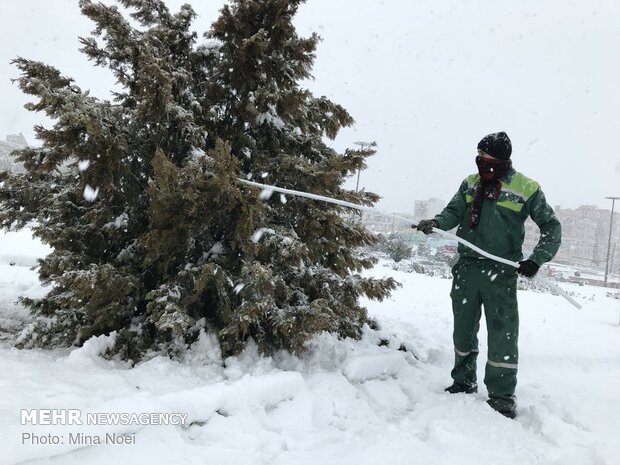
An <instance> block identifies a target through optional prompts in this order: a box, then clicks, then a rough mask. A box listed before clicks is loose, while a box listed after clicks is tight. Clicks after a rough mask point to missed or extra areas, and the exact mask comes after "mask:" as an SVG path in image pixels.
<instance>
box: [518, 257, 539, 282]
mask: <svg viewBox="0 0 620 465" xmlns="http://www.w3.org/2000/svg"><path fill="white" fill-rule="evenodd" d="M539 268H540V267H539V266H538V265H537V264H536V263H535V262H533V261H532V260H523V261H522V262H519V268H517V273H519V274H520V275H523V276H525V277H526V278H533V277H534V276H535V275H536V273H538V269H539Z"/></svg>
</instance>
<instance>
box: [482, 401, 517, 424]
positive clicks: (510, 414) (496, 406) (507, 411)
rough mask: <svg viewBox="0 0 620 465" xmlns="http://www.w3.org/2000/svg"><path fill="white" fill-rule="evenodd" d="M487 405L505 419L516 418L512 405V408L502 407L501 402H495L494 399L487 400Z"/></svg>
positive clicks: (515, 408) (514, 408) (515, 410)
mask: <svg viewBox="0 0 620 465" xmlns="http://www.w3.org/2000/svg"><path fill="white" fill-rule="evenodd" d="M487 404H489V405H490V406H491V408H492V409H493V410H495V411H496V412H499V413H501V414H502V415H504V416H505V417H506V418H510V419H511V420H513V419H515V418H516V417H517V407H516V406H515V405H514V404H513V405H512V406H508V405H504V404H503V403H502V402H497V401H496V400H495V399H489V400H487Z"/></svg>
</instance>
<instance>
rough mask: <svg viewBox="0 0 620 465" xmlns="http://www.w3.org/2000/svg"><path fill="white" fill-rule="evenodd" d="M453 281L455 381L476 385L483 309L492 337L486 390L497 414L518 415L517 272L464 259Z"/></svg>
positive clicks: (488, 356) (487, 262)
mask: <svg viewBox="0 0 620 465" xmlns="http://www.w3.org/2000/svg"><path fill="white" fill-rule="evenodd" d="M452 275H453V276H454V280H453V283H452V291H451V292H450V297H451V298H452V310H453V313H454V334H453V340H454V351H455V362H454V369H453V370H452V378H453V379H454V381H455V382H456V383H460V384H465V385H472V384H475V383H476V358H477V356H478V330H479V329H480V317H481V315H482V307H484V314H485V317H486V324H487V332H488V355H487V364H486V369H485V376H484V384H485V385H486V386H487V390H488V392H489V397H490V402H491V403H492V404H493V405H494V406H495V407H496V408H499V409H514V408H515V388H516V386H517V363H518V358H519V352H518V347H517V343H518V337H519V313H518V307H517V272H516V270H515V269H514V268H512V267H510V266H507V265H503V264H501V263H497V262H493V261H491V260H486V259H476V258H461V259H460V260H459V262H458V263H457V264H456V265H455V266H454V267H453V269H452Z"/></svg>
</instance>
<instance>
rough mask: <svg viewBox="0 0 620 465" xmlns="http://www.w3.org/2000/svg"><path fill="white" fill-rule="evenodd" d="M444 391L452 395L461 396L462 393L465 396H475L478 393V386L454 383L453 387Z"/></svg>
mask: <svg viewBox="0 0 620 465" xmlns="http://www.w3.org/2000/svg"><path fill="white" fill-rule="evenodd" d="M444 391H446V392H449V393H450V394H460V393H461V392H463V393H465V394H473V393H475V392H478V385H477V384H476V383H474V384H461V383H454V384H453V385H452V386H448V387H447V388H445V389H444Z"/></svg>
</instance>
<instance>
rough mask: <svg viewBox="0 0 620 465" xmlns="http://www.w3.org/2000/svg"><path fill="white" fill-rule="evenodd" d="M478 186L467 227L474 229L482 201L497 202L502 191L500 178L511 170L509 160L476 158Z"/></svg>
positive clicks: (478, 220)
mask: <svg viewBox="0 0 620 465" xmlns="http://www.w3.org/2000/svg"><path fill="white" fill-rule="evenodd" d="M476 165H478V173H480V184H478V185H477V186H476V189H475V190H474V199H473V200H472V204H471V216H470V217H469V227H470V228H471V229H475V228H476V227H477V226H478V223H480V213H481V211H482V201H483V200H484V199H490V200H497V198H498V197H499V194H500V192H501V191H502V178H503V177H504V176H506V174H507V173H508V171H510V169H511V168H512V162H511V161H510V160H498V159H496V158H486V157H480V156H478V157H476Z"/></svg>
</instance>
